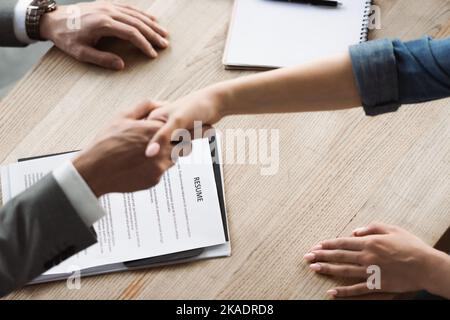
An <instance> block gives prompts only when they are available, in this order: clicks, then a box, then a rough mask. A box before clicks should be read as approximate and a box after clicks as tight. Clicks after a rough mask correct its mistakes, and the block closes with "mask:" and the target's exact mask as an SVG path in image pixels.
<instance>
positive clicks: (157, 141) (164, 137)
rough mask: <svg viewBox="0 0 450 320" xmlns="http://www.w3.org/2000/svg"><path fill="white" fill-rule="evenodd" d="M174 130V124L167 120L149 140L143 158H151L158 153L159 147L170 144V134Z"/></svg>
mask: <svg viewBox="0 0 450 320" xmlns="http://www.w3.org/2000/svg"><path fill="white" fill-rule="evenodd" d="M175 129H176V126H175V122H174V121H172V120H171V119H169V120H168V121H167V123H166V124H164V125H163V126H162V127H161V128H160V129H159V130H158V132H156V134H155V135H154V136H153V138H152V139H151V140H150V142H149V144H148V146H147V149H146V150H145V156H146V157H147V158H152V157H154V156H156V155H157V154H158V153H159V150H160V149H161V145H167V144H170V142H171V137H172V132H173V131H174V130H175Z"/></svg>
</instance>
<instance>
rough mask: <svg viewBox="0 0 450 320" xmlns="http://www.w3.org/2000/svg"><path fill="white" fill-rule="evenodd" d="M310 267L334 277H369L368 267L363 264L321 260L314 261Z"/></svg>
mask: <svg viewBox="0 0 450 320" xmlns="http://www.w3.org/2000/svg"><path fill="white" fill-rule="evenodd" d="M309 267H310V269H311V270H313V271H315V272H317V273H320V274H325V275H329V276H333V277H343V278H358V279H365V278H366V277H367V273H366V269H365V268H364V267H361V266H354V265H341V264H330V263H323V262H320V263H313V264H311V265H310V266H309Z"/></svg>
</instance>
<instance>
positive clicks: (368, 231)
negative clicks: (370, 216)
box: [353, 222, 393, 237]
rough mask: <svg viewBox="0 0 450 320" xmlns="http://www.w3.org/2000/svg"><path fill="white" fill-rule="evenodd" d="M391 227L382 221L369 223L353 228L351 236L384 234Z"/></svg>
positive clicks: (390, 229)
mask: <svg viewBox="0 0 450 320" xmlns="http://www.w3.org/2000/svg"><path fill="white" fill-rule="evenodd" d="M392 229H393V227H392V226H389V225H387V224H384V223H378V222H377V223H371V224H370V225H368V226H367V227H362V228H357V229H355V230H353V236H355V237H363V236H367V235H374V234H386V233H389V232H390V231H392Z"/></svg>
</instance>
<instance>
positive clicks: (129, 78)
mask: <svg viewBox="0 0 450 320" xmlns="http://www.w3.org/2000/svg"><path fill="white" fill-rule="evenodd" d="M122 2H128V3H133V4H135V5H138V6H140V7H141V8H148V7H150V8H151V10H152V11H153V13H154V14H156V15H157V16H159V17H160V20H161V22H162V24H163V25H165V26H167V28H168V29H169V30H171V43H172V47H171V48H170V49H168V50H167V51H165V52H162V53H161V55H160V58H159V59H157V60H155V61H149V60H146V58H144V57H143V56H142V55H141V54H140V53H138V52H137V51H136V50H135V49H132V48H130V47H128V46H126V45H125V46H124V45H119V44H112V45H111V46H113V47H115V50H116V51H118V52H120V53H122V54H124V55H125V56H126V63H127V68H126V70H125V71H123V72H119V73H117V72H111V71H106V70H102V69H99V68H96V67H92V66H87V65H83V64H80V63H78V62H76V61H74V60H73V59H71V58H68V57H66V56H65V55H63V54H62V53H61V52H59V50H57V49H52V50H51V51H50V52H49V53H48V54H47V55H46V56H45V57H44V58H43V59H42V61H41V62H40V63H39V64H38V65H37V66H36V67H35V68H34V69H33V70H32V71H31V72H30V73H29V74H28V75H27V76H26V77H25V78H24V79H23V80H22V81H21V82H20V83H19V84H18V85H17V86H16V87H15V89H14V90H13V91H12V92H11V93H10V94H9V95H8V96H7V97H6V98H5V99H4V100H3V101H2V102H1V103H0V111H1V112H0V162H1V163H8V162H12V161H15V160H16V159H17V158H20V157H26V156H32V155H37V154H45V153H50V152H59V151H67V150H72V149H76V148H82V147H83V146H85V145H86V144H87V142H88V141H90V139H92V138H93V136H94V135H95V134H96V132H97V131H98V129H99V127H101V126H102V125H104V124H106V123H107V122H108V120H109V119H110V118H111V116H112V115H113V114H114V113H115V112H116V111H118V110H121V109H124V108H126V107H128V106H130V105H132V104H134V103H136V102H138V101H140V100H142V99H145V98H154V99H160V100H171V99H175V98H177V97H180V96H182V95H184V94H187V93H189V92H191V91H192V90H195V89H198V88H201V87H204V86H206V85H208V84H211V83H215V82H218V81H222V80H225V79H231V78H234V77H239V76H242V75H245V74H249V72H239V71H232V72H230V71H225V70H224V68H223V66H222V64H221V58H222V52H223V49H224V44H225V37H226V32H227V25H228V22H229V18H230V13H231V7H232V0H189V1H188V0H184V1H183V0H154V1H145V0H136V1H122ZM376 3H377V4H378V5H380V7H381V9H382V29H381V30H376V31H374V32H371V36H370V37H371V38H380V37H398V38H401V39H412V38H416V37H419V36H422V35H424V34H430V35H433V36H438V37H444V36H449V35H450V1H448V0H427V1H423V0H397V1H394V0H379V1H376ZM449 104H450V100H441V101H437V102H433V103H425V104H422V105H420V106H419V105H417V106H415V105H411V106H403V107H402V108H401V110H400V111H399V112H396V113H395V114H387V115H383V116H379V117H375V118H369V117H366V116H364V113H363V111H362V110H352V111H342V112H328V113H306V114H296V115H276V116H272V115H264V116H246V117H229V118H226V119H224V120H223V121H221V122H220V123H219V125H218V127H219V128H220V129H226V128H266V129H272V128H273V129H279V130H280V169H279V172H278V174H276V175H274V176H269V177H267V176H266V177H264V176H261V175H260V171H259V167H258V166H251V165H226V166H225V187H226V188H225V190H226V198H227V206H228V214H229V220H230V232H231V239H232V247H233V249H232V252H233V255H232V257H230V258H226V259H215V260H210V261H201V262H196V263H191V264H184V265H177V266H170V267H163V268H157V269H148V270H144V271H139V272H125V273H120V274H111V275H106V276H98V277H92V278H87V279H83V280H82V288H81V290H76V291H70V290H68V289H66V285H65V282H58V283H54V284H44V285H39V286H33V287H28V288H25V289H23V290H20V291H17V292H14V293H13V294H11V295H10V296H8V297H7V298H10V299H79V298H85V299H98V298H102V299H149V298H150V299H152V298H175V299H198V298H206V299H214V298H234V299H246V298H256V299H269V298H285V299H299V298H306V299H310V298H325V292H326V290H327V289H329V288H331V287H333V286H335V285H336V283H337V282H338V281H335V280H331V279H328V278H325V277H320V276H317V275H314V274H313V273H312V272H310V271H309V270H308V266H307V264H305V263H304V262H303V261H302V257H303V254H304V253H305V252H306V251H307V250H308V249H309V248H311V247H312V246H313V245H314V244H316V243H317V242H318V241H320V240H323V239H326V238H334V237H338V236H344V235H348V234H349V233H350V232H351V230H352V229H353V228H355V227H358V226H362V225H365V224H367V223H370V222H372V221H383V222H386V223H391V224H396V225H399V226H402V227H404V228H407V229H409V230H410V231H412V232H414V233H415V234H417V235H418V236H420V237H422V238H423V239H424V240H425V241H426V242H427V243H429V244H434V243H435V242H436V241H437V240H438V239H439V237H440V236H441V235H442V234H443V233H444V231H445V230H446V229H447V228H448V226H450V197H449V194H450V120H449V119H450V106H449ZM225 147H227V146H225ZM239 151H241V152H242V151H243V150H238V152H239Z"/></svg>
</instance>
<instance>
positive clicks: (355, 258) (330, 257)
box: [304, 250, 360, 264]
mask: <svg viewBox="0 0 450 320" xmlns="http://www.w3.org/2000/svg"><path fill="white" fill-rule="evenodd" d="M359 256H360V253H359V252H358V251H346V250H319V251H313V252H309V253H307V254H305V256H304V258H305V260H307V261H309V262H338V263H354V264H358V263H359Z"/></svg>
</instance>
